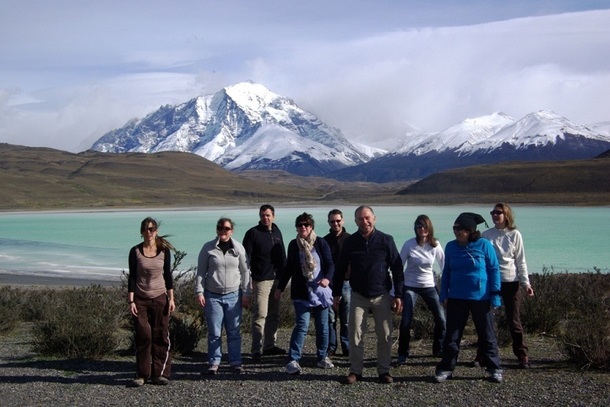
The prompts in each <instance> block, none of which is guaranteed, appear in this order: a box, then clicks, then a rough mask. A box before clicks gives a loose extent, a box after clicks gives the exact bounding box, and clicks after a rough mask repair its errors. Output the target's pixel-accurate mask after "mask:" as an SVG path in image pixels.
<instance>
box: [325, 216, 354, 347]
mask: <svg viewBox="0 0 610 407" xmlns="http://www.w3.org/2000/svg"><path fill="white" fill-rule="evenodd" d="M344 223H345V222H344V219H343V212H341V211H340V210H339V209H333V210H331V211H330V212H328V226H329V227H330V230H329V233H328V234H327V235H326V236H324V240H326V243H328V245H329V246H330V250H331V252H332V256H333V262H334V263H335V264H337V263H338V262H339V257H340V255H341V248H342V247H343V243H344V242H345V239H347V238H348V237H349V236H350V234H349V233H347V231H346V230H345V227H344ZM351 295H352V289H351V287H350V285H349V275H346V276H345V280H343V283H342V285H341V301H340V302H339V305H338V307H337V309H336V310H334V309H333V307H331V308H330V310H329V314H328V329H329V330H328V356H329V357H330V356H332V355H333V354H334V353H335V352H336V351H337V347H338V344H337V318H338V319H339V338H340V341H341V350H342V352H343V356H349V336H348V327H347V323H348V320H349V302H350V298H351Z"/></svg>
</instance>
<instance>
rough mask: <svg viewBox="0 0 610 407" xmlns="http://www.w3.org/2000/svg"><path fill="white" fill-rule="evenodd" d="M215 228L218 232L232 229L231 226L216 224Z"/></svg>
mask: <svg viewBox="0 0 610 407" xmlns="http://www.w3.org/2000/svg"><path fill="white" fill-rule="evenodd" d="M216 230H217V231H219V232H230V231H231V230H233V228H230V227H226V226H216Z"/></svg>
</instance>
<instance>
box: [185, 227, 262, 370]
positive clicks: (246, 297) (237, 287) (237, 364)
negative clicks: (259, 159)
mask: <svg viewBox="0 0 610 407" xmlns="http://www.w3.org/2000/svg"><path fill="white" fill-rule="evenodd" d="M234 227H235V224H234V223H233V221H232V220H231V219H229V218H220V219H219V220H218V222H217V223H216V236H217V237H216V239H213V240H211V241H209V242H207V243H206V244H204V245H203V247H202V248H201V251H200V252H199V261H198V265H197V277H196V279H195V295H196V296H197V302H198V303H199V305H201V306H202V307H203V312H204V314H205V317H206V321H207V324H208V363H209V365H208V370H207V373H208V374H216V372H217V371H218V366H219V365H220V359H221V358H222V336H221V335H222V326H223V321H224V327H225V331H226V333H227V348H228V353H229V364H230V365H231V367H232V369H233V372H234V373H244V369H243V367H242V361H241V333H240V329H241V328H240V325H241V315H242V306H243V307H247V306H248V305H249V303H250V269H249V267H248V263H247V259H246V250H245V249H244V246H243V245H242V244H241V243H239V242H238V241H237V240H235V239H233V238H232V236H233V229H234Z"/></svg>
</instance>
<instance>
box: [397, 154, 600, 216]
mask: <svg viewBox="0 0 610 407" xmlns="http://www.w3.org/2000/svg"><path fill="white" fill-rule="evenodd" d="M398 195H401V196H405V197H407V196H410V197H421V198H422V199H425V198H424V197H426V196H427V197H428V199H429V198H430V197H431V196H437V197H442V196H446V197H450V199H458V200H462V201H464V200H466V201H469V202H474V201H476V202H480V201H481V200H485V201H488V200H490V198H495V199H491V200H492V201H496V200H499V199H502V200H507V201H510V200H512V201H518V202H532V203H535V202H544V203H546V202H554V203H559V204H561V203H569V204H578V203H583V204H603V205H607V204H609V203H610V158H595V159H590V160H571V161H555V162H508V163H502V164H496V165H482V166H475V167H467V168H460V169H455V170H449V171H444V172H441V173H437V174H433V175H431V176H429V177H427V178H425V179H423V180H420V181H418V182H416V183H414V184H412V185H410V186H408V187H407V188H405V189H403V190H401V191H399V192H398ZM458 197H459V198H458ZM481 198H482V199H481Z"/></svg>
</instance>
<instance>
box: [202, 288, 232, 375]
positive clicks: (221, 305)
mask: <svg viewBox="0 0 610 407" xmlns="http://www.w3.org/2000/svg"><path fill="white" fill-rule="evenodd" d="M204 295H205V307H203V311H204V314H205V319H206V321H207V323H208V362H209V364H210V365H219V364H220V359H221V358H222V326H223V324H224V327H225V331H226V333H227V349H228V352H229V364H230V365H231V366H235V365H241V334H240V331H239V330H240V325H241V295H240V292H239V290H238V291H234V292H232V293H228V294H215V293H212V292H210V291H207V290H206V291H205V293H204Z"/></svg>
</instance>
